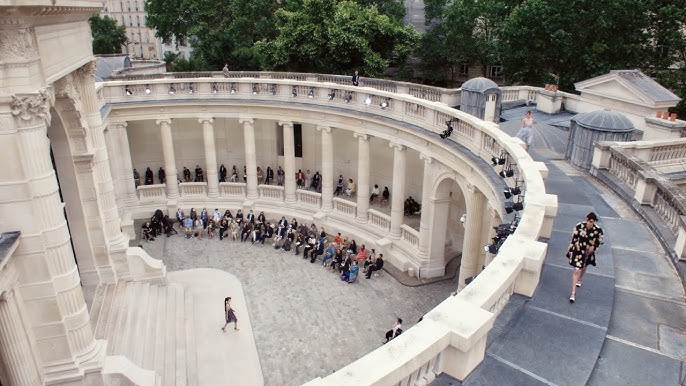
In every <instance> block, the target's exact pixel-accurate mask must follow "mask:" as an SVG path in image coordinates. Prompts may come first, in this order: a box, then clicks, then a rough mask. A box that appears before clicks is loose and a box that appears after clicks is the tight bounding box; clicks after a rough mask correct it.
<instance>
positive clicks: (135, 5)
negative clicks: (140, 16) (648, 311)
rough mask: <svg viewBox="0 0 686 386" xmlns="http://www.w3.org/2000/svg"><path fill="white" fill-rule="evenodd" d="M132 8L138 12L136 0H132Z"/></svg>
mask: <svg viewBox="0 0 686 386" xmlns="http://www.w3.org/2000/svg"><path fill="white" fill-rule="evenodd" d="M133 9H134V10H135V11H136V12H138V2H137V1H134V2H133Z"/></svg>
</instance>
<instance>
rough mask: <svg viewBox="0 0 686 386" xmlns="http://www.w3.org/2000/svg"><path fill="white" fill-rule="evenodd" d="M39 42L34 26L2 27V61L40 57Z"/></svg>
mask: <svg viewBox="0 0 686 386" xmlns="http://www.w3.org/2000/svg"><path fill="white" fill-rule="evenodd" d="M36 47H38V43H37V41H36V37H35V35H34V33H33V29H32V28H17V29H0V52H2V60H0V61H2V62H11V61H17V60H28V59H36V58H38V56H39V55H38V50H37V49H36Z"/></svg>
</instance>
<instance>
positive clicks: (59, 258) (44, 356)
mask: <svg viewBox="0 0 686 386" xmlns="http://www.w3.org/2000/svg"><path fill="white" fill-rule="evenodd" d="M52 102H53V97H52V90H50V89H48V90H41V91H39V92H38V93H34V94H27V95H26V94H25V95H21V96H17V95H15V96H13V97H12V100H11V101H10V103H9V107H10V110H11V112H12V115H13V116H14V122H15V125H14V128H15V130H16V131H15V132H14V134H10V135H14V136H16V142H15V143H16V146H17V149H16V151H17V153H16V154H17V158H16V160H17V168H8V169H13V170H11V171H8V172H0V173H3V174H2V175H3V176H8V177H9V180H10V181H11V180H13V179H16V178H17V173H20V174H21V178H22V180H23V181H25V182H23V184H24V189H25V191H26V192H27V196H28V197H30V201H29V202H28V203H14V205H20V206H23V207H27V206H29V207H28V208H26V209H27V210H28V211H24V212H23V213H33V216H32V218H33V221H32V222H25V221H17V222H16V224H17V225H18V228H20V230H21V231H22V236H21V237H22V243H21V244H20V248H18V249H17V251H15V253H14V256H15V258H17V259H25V261H31V262H32V263H31V264H35V267H31V269H32V271H31V272H22V275H21V276H20V280H21V282H20V285H21V286H22V291H23V292H25V293H23V294H22V295H25V296H24V298H25V299H26V301H27V302H31V304H32V307H33V308H32V309H31V310H29V311H28V312H27V313H28V316H29V317H28V318H27V319H29V320H30V321H31V323H32V326H31V327H32V329H33V331H34V333H35V335H36V342H37V352H39V353H40V355H41V361H40V362H41V365H42V366H43V371H42V372H43V374H44V375H45V378H46V379H45V382H46V383H49V382H54V381H55V380H59V379H63V378H62V377H64V376H66V375H67V374H71V375H72V376H73V374H74V373H77V374H78V373H79V372H80V373H81V374H83V371H84V370H85V369H87V368H90V369H91V371H92V370H94V369H97V366H99V363H100V361H101V360H102V355H103V354H104V352H103V351H102V347H101V345H100V344H99V343H98V342H97V341H96V340H95V339H94V337H93V331H92V329H91V325H90V323H88V319H89V316H88V307H87V305H86V302H85V301H84V298H83V292H82V291H81V282H80V278H79V274H78V270H77V267H76V264H75V263H74V254H73V251H72V248H71V244H70V235H69V230H68V229H67V222H66V220H65V217H64V212H63V206H62V202H61V201H60V196H59V191H58V189H59V188H58V184H57V179H56V178H55V171H54V169H53V167H52V161H51V158H50V142H49V140H48V137H47V124H48V123H49V122H50V120H51V116H50V106H51V104H52ZM101 136H102V133H101ZM3 140H4V139H3ZM8 150H9V149H8ZM9 151H14V150H9ZM105 163H107V160H105ZM17 169H19V170H17ZM8 173H9V174H8ZM3 200H4V199H3V198H0V202H2V201H3ZM112 204H113V205H114V200H112ZM16 210H17V209H13V208H7V207H6V206H5V205H0V215H11V214H13V213H15V212H16ZM115 210H116V208H115ZM18 213H21V211H20V212H18ZM5 218H8V217H5ZM98 225H99V224H98ZM55 346H56V347H61V348H62V349H61V350H54V349H52V348H51V347H55Z"/></svg>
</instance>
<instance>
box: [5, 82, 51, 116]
mask: <svg viewBox="0 0 686 386" xmlns="http://www.w3.org/2000/svg"><path fill="white" fill-rule="evenodd" d="M54 102H55V97H54V95H53V94H52V90H51V89H49V88H48V89H42V90H40V91H38V93H37V94H30V95H26V96H19V97H18V96H16V95H13V96H12V102H10V109H11V110H12V115H14V117H15V119H17V120H20V121H23V122H29V121H31V120H33V119H42V120H44V121H45V124H46V125H49V124H50V119H51V118H52V117H51V116H50V106H52V104H53V103H54Z"/></svg>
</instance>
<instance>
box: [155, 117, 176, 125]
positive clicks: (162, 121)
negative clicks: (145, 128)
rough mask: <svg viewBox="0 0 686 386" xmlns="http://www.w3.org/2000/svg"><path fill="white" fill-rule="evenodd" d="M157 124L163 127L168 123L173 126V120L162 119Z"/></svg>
mask: <svg viewBox="0 0 686 386" xmlns="http://www.w3.org/2000/svg"><path fill="white" fill-rule="evenodd" d="M155 123H156V124H158V125H162V124H163V123H166V124H167V125H171V123H172V120H171V118H162V119H158V120H156V121H155Z"/></svg>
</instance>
